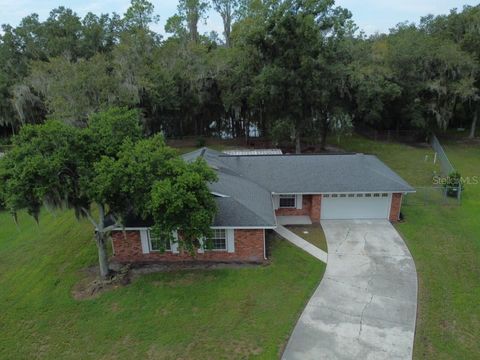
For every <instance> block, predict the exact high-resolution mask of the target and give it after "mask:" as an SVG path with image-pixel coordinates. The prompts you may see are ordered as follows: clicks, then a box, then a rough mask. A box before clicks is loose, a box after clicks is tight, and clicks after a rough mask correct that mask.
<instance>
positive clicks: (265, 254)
mask: <svg viewBox="0 0 480 360" xmlns="http://www.w3.org/2000/svg"><path fill="white" fill-rule="evenodd" d="M263 260H267V244H266V242H265V229H263Z"/></svg>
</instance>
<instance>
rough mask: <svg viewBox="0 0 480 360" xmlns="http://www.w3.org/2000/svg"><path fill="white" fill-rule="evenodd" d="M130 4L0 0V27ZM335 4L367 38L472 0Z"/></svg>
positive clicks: (214, 21) (166, 12)
mask: <svg viewBox="0 0 480 360" xmlns="http://www.w3.org/2000/svg"><path fill="white" fill-rule="evenodd" d="M151 2H152V3H153V4H154V6H155V11H156V13H157V14H159V15H160V22H159V23H158V24H156V25H155V26H153V30H155V31H156V32H158V33H160V34H165V31H164V26H165V22H166V20H167V19H168V18H169V17H170V16H172V15H173V14H174V13H175V12H176V10H177V1H176V0H161V1H158V0H157V1H151ZM129 4H130V1H129V0H68V1H66V0H63V1H61V0H15V1H12V0H0V9H2V10H1V11H0V24H5V23H8V24H10V25H12V26H17V25H18V24H19V22H20V20H21V19H22V18H23V17H25V16H27V15H29V14H31V13H33V12H35V13H37V14H38V15H39V16H40V20H45V18H47V17H48V14H49V12H50V10H52V9H54V8H56V7H58V6H61V5H63V6H65V7H68V8H71V9H72V10H74V11H75V12H76V13H77V14H78V15H79V16H80V17H83V16H84V15H85V14H86V13H87V12H89V11H91V12H93V13H95V14H97V15H98V14H100V13H112V12H116V13H118V14H123V13H124V12H125V10H126V9H127V8H128V6H129ZM336 4H337V5H339V6H343V7H346V8H348V9H349V10H350V11H351V12H352V13H353V19H354V20H355V22H356V23H357V25H358V26H359V27H360V29H362V30H363V31H364V32H365V33H367V34H373V33H375V32H377V31H378V32H387V31H388V29H389V28H392V27H394V26H395V25H396V24H398V23H399V22H403V21H406V20H408V21H410V22H412V21H413V22H418V21H419V20H420V17H422V16H425V15H427V14H433V15H440V14H446V13H448V12H449V11H450V9H452V8H455V7H456V8H458V9H461V8H462V7H463V5H476V4H478V1H472V0H460V1H458V0H457V1H455V0H388V1H387V0H337V1H336ZM222 29H223V27H222V20H221V18H220V16H219V15H218V14H216V13H215V12H214V11H213V10H210V12H209V19H208V22H207V24H200V26H199V30H200V32H201V33H205V32H210V31H212V30H214V31H216V32H218V33H219V35H221V34H222V31H223V30H222Z"/></svg>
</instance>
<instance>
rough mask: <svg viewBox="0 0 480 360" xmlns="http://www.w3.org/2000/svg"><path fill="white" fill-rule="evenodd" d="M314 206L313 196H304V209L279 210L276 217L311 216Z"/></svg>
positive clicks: (276, 211)
mask: <svg viewBox="0 0 480 360" xmlns="http://www.w3.org/2000/svg"><path fill="white" fill-rule="evenodd" d="M311 206H312V196H311V195H303V196H302V208H301V209H296V208H278V209H276V210H275V215H277V216H302V215H308V216H310V209H311Z"/></svg>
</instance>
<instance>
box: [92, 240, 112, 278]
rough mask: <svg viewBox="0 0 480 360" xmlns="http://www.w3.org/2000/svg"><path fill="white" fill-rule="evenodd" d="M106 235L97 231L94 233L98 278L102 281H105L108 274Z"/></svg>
mask: <svg viewBox="0 0 480 360" xmlns="http://www.w3.org/2000/svg"><path fill="white" fill-rule="evenodd" d="M106 235H107V234H106V233H104V232H100V231H97V232H96V233H95V242H96V244H97V250H98V263H99V265H100V277H101V278H102V279H104V280H105V279H107V278H108V275H109V274H110V269H109V267H108V254H107V236H106Z"/></svg>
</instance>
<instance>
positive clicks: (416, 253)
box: [341, 137, 480, 360]
mask: <svg viewBox="0 0 480 360" xmlns="http://www.w3.org/2000/svg"><path fill="white" fill-rule="evenodd" d="M341 146H343V147H344V148H346V149H349V150H353V151H359V152H360V151H362V152H369V153H375V154H377V155H378V156H379V157H380V158H381V159H382V160H384V161H385V162H386V163H387V164H388V165H390V166H391V167H392V168H393V169H394V170H396V171H397V172H398V173H399V174H400V175H402V176H403V177H404V178H405V179H406V180H408V181H409V182H410V183H411V184H412V185H425V184H427V183H428V181H429V177H430V176H431V174H432V171H433V167H432V165H431V164H429V165H428V164H427V163H425V161H424V159H425V155H429V158H430V159H431V152H430V151H429V150H428V149H423V148H415V147H411V146H406V145H401V144H391V143H374V142H373V141H368V140H365V139H362V138H360V137H353V138H347V139H344V140H343V141H342V144H341ZM446 151H447V155H448V156H449V158H450V161H451V162H452V163H453V165H454V166H455V167H456V168H457V169H458V170H459V171H460V172H461V173H462V175H463V176H464V177H465V176H469V177H471V179H472V180H474V179H475V178H473V177H474V176H477V177H478V178H477V179H480V146H478V145H477V146H465V145H455V144H449V145H448V146H447V147H446ZM414 196H415V195H414ZM403 212H404V214H405V216H406V221H405V222H404V223H401V224H398V225H397V229H398V230H399V231H400V232H401V233H402V234H403V236H404V238H405V240H406V242H407V244H408V247H409V248H410V251H411V253H412V255H413V258H414V260H415V264H416V267H417V272H418V276H419V308H418V316H417V329H416V336H415V346H414V358H415V359H435V360H440V359H478V358H479V357H480V355H479V354H480V341H479V339H480V184H471V185H466V190H465V192H464V196H463V200H462V205H461V206H446V205H438V204H430V205H409V204H407V205H405V206H404V207H403Z"/></svg>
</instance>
